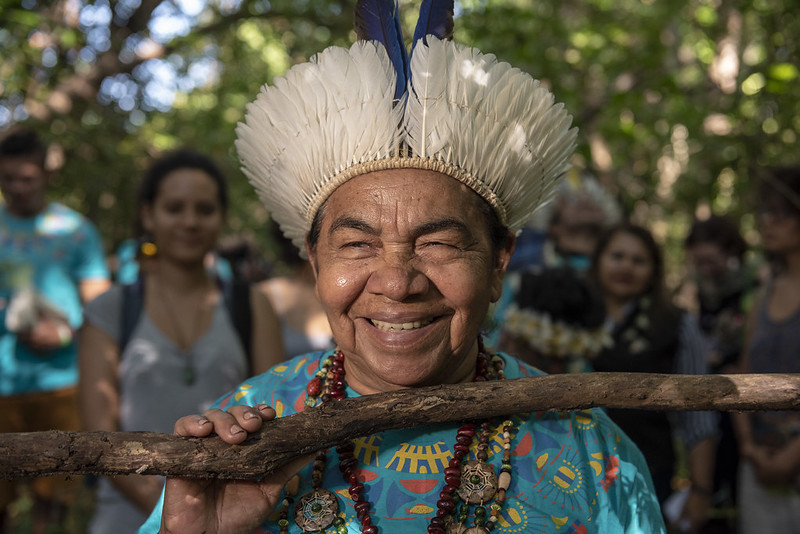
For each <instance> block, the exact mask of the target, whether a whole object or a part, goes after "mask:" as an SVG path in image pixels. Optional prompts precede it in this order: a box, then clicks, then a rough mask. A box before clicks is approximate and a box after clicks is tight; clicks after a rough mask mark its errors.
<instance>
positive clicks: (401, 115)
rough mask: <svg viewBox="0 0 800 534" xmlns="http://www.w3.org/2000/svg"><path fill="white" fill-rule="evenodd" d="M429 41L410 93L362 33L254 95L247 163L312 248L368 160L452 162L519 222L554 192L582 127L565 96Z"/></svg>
mask: <svg viewBox="0 0 800 534" xmlns="http://www.w3.org/2000/svg"><path fill="white" fill-rule="evenodd" d="M427 41H428V44H427V45H425V44H422V43H418V44H417V46H416V47H415V49H414V53H413V55H412V58H411V64H410V66H411V77H410V81H409V85H408V88H407V91H406V95H405V96H404V98H402V99H401V100H400V102H395V101H394V91H395V74H394V71H393V69H392V65H391V62H390V61H389V58H388V57H387V54H386V51H385V49H384V48H383V46H382V45H380V44H378V43H371V42H358V43H356V44H354V45H353V46H351V47H350V48H349V49H344V48H337V47H331V48H328V49H326V50H324V51H323V52H321V53H320V54H318V55H317V56H315V57H314V58H312V60H311V61H310V62H308V63H304V64H301V65H297V66H295V67H293V68H291V69H290V70H289V71H287V73H286V75H285V76H284V77H282V78H278V79H276V80H275V82H274V85H272V86H264V87H263V88H262V90H261V92H260V93H259V95H258V96H257V98H256V100H255V101H254V102H253V103H251V104H249V105H248V106H247V111H246V114H245V121H244V123H240V124H239V125H238V126H237V129H236V132H237V136H238V140H237V142H236V147H237V149H238V151H239V155H240V158H241V160H242V166H243V170H244V172H245V174H246V175H247V177H248V179H249V180H250V182H251V183H252V184H253V186H254V187H255V188H256V191H257V192H258V195H259V197H260V198H261V200H262V201H263V202H264V204H265V205H266V206H267V209H268V210H269V211H270V212H271V214H272V217H273V218H274V219H275V220H276V221H277V222H278V223H279V224H280V225H281V228H282V229H283V231H284V233H285V235H286V236H287V237H289V238H290V239H291V240H292V241H293V242H294V243H295V244H296V245H297V246H298V247H299V248H300V249H301V251H302V250H303V246H302V245H303V239H304V237H305V234H306V232H307V231H308V230H309V227H310V225H311V220H312V219H313V217H314V215H315V213H316V210H317V209H318V208H319V206H321V204H322V203H323V202H324V201H325V199H326V198H327V197H328V195H330V193H332V192H333V190H334V189H335V188H336V187H338V186H339V185H341V183H343V181H344V180H347V179H349V178H351V177H352V176H354V175H356V174H358V173H359V172H366V171H365V170H364V168H362V167H357V166H358V165H360V164H364V163H370V162H381V161H383V162H384V163H385V164H386V166H389V167H391V166H393V165H394V166H407V165H409V163H408V162H406V163H398V162H397V160H396V159H394V158H398V157H399V156H403V157H408V156H411V157H415V158H421V160H422V161H421V162H420V160H409V161H414V162H420V163H412V164H411V165H421V166H425V165H426V164H425V163H424V162H425V161H428V162H430V164H431V165H433V164H444V165H445V166H446V168H447V169H449V170H448V171H447V172H448V173H449V174H451V175H452V176H453V177H455V178H457V179H459V180H462V181H463V182H464V183H466V184H467V185H468V186H469V187H471V188H473V189H474V190H475V191H476V192H477V193H478V194H480V195H481V196H483V197H484V198H485V199H486V200H487V201H488V202H489V203H490V204H492V205H493V207H495V210H496V211H497V213H498V215H499V216H500V218H501V221H502V222H503V223H504V224H505V225H506V226H508V227H509V229H511V230H514V231H516V230H518V229H520V228H522V226H523V225H524V224H525V222H526V221H527V220H528V219H529V218H530V216H531V215H532V214H533V213H534V211H535V210H536V209H537V207H538V206H540V205H542V204H543V203H545V202H546V201H547V200H548V199H549V198H550V197H551V196H552V193H553V191H554V187H555V184H556V182H557V181H558V179H559V177H560V175H561V174H562V173H563V172H564V171H565V170H566V169H567V168H568V166H569V165H568V158H569V155H570V154H571V153H572V151H573V150H574V147H575V138H576V134H577V130H576V129H575V128H572V129H570V124H571V122H572V118H571V117H570V116H569V115H568V114H567V112H566V111H565V110H564V108H563V106H562V105H561V104H554V99H553V95H552V94H551V93H550V92H549V91H547V90H546V89H545V88H543V87H541V86H540V84H539V82H538V81H536V80H534V79H533V78H531V77H530V76H529V75H528V74H525V73H523V72H521V71H520V70H518V69H515V68H513V67H511V66H510V65H509V64H507V63H504V62H500V61H498V60H497V58H496V57H495V56H494V55H491V54H482V53H481V52H480V51H478V50H476V49H473V48H468V47H464V46H460V45H457V44H454V43H452V42H450V41H440V40H438V39H436V38H435V37H432V36H428V38H427ZM406 149H410V150H406ZM387 160H388V161H387Z"/></svg>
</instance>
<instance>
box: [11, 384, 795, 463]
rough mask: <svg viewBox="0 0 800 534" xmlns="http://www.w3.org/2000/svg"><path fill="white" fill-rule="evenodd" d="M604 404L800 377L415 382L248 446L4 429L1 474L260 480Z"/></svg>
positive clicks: (772, 402) (646, 402)
mask: <svg viewBox="0 0 800 534" xmlns="http://www.w3.org/2000/svg"><path fill="white" fill-rule="evenodd" d="M597 406H604V407H610V408H632V409H648V410H668V411H672V410H678V411H680V410H722V411H734V410H736V411H739V410H797V409H800V375H793V374H757V375H745V374H740V375H666V374H663V375H662V374H640V373H586V374H563V375H549V376H541V377H531V378H520V379H517V380H505V381H493V382H480V383H469V384H457V385H442V386H431V387H425V388H416V389H406V390H401V391H395V392H390V393H382V394H377V395H368V396H364V397H358V398H354V399H344V400H341V401H338V402H331V403H328V404H325V405H323V406H320V407H318V408H315V409H312V410H308V411H306V412H303V413H299V414H296V415H291V416H288V417H283V418H280V419H276V420H274V421H270V422H268V423H266V424H265V425H264V427H263V428H262V430H261V431H259V432H258V433H254V434H253V435H251V436H250V437H249V438H248V439H247V440H246V441H245V442H244V443H243V444H242V445H228V444H226V443H224V442H223V441H222V440H221V439H219V438H216V437H212V438H180V437H176V436H171V435H167V434H157V433H153V432H63V431H48V432H32V433H23V434H0V477H2V478H19V477H29V476H41V475H50V474H56V473H60V474H64V473H75V474H90V473H92V474H102V475H117V474H131V473H139V474H148V475H155V474H159V475H168V476H184V477H195V478H211V477H219V478H257V477H260V476H263V475H264V474H265V473H268V472H271V471H273V470H275V469H277V468H278V467H280V466H281V465H283V464H284V463H286V462H287V461H289V460H290V459H292V458H294V457H297V456H300V455H303V454H307V453H311V452H315V451H317V450H320V449H324V448H328V447H331V446H334V445H336V444H338V443H340V442H342V441H343V440H346V439H351V438H356V437H359V436H366V435H370V434H374V433H377V432H381V431H384V430H390V429H397V428H406V427H412V426H417V425H422V424H432V423H444V422H452V421H462V420H468V419H484V418H488V417H494V416H501V417H502V416H505V415H508V414H513V413H525V412H535V411H546V410H557V411H573V410H582V409H587V408H592V407H597Z"/></svg>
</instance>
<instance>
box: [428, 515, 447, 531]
mask: <svg viewBox="0 0 800 534" xmlns="http://www.w3.org/2000/svg"><path fill="white" fill-rule="evenodd" d="M445 524H446V523H445V521H444V519H442V518H441V517H438V516H437V517H434V518H433V519H431V526H434V527H437V528H444V527H445Z"/></svg>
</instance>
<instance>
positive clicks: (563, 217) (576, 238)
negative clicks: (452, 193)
mask: <svg viewBox="0 0 800 534" xmlns="http://www.w3.org/2000/svg"><path fill="white" fill-rule="evenodd" d="M621 217H622V210H621V208H620V206H619V203H618V202H617V201H616V199H614V197H613V196H612V195H611V193H610V192H609V191H608V190H607V189H605V188H604V187H603V186H602V185H601V184H600V182H598V181H597V179H596V178H595V177H594V176H592V175H591V174H589V173H587V172H582V171H580V170H578V169H576V168H572V169H571V170H569V171H568V172H567V175H566V177H565V179H564V181H563V182H562V183H561V184H560V185H559V188H558V190H557V191H556V194H555V197H554V198H553V200H552V201H550V202H549V203H548V204H546V205H545V206H543V207H542V208H541V209H540V210H539V211H538V212H537V213H536V214H535V215H534V218H533V220H532V221H531V222H530V223H529V224H528V225H527V226H526V227H525V228H524V229H523V230H522V233H520V234H519V236H518V237H517V247H516V249H515V250H514V255H513V256H512V257H511V263H510V264H509V267H508V271H507V274H506V277H505V278H504V279H503V294H502V296H501V297H500V300H499V301H498V302H497V303H496V304H494V305H493V306H492V311H491V312H490V317H491V319H490V320H489V321H488V322H487V326H486V332H485V334H484V340H485V343H486V345H487V346H491V347H496V346H497V345H498V343H499V340H500V330H501V327H502V321H503V318H504V316H505V312H506V309H507V308H508V306H509V305H511V303H512V302H513V301H514V299H515V297H516V294H517V290H518V289H519V284H520V276H521V275H522V273H526V272H535V271H537V270H542V269H546V268H553V267H569V268H571V269H573V270H574V271H575V272H576V273H577V274H578V275H580V276H583V275H584V274H585V273H586V270H587V268H588V267H589V262H590V257H591V254H592V252H593V251H594V248H595V245H596V244H597V240H598V238H599V237H600V236H601V235H602V234H603V232H605V231H606V230H607V229H609V228H611V227H612V226H614V225H615V224H617V223H618V222H619V221H620V218H621Z"/></svg>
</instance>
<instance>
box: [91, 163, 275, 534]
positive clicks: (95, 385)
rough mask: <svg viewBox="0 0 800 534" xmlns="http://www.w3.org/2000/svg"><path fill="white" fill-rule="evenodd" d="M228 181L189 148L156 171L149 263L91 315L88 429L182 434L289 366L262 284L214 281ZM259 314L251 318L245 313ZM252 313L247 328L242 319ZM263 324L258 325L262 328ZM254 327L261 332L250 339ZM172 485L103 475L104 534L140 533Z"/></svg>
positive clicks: (150, 184)
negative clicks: (188, 417)
mask: <svg viewBox="0 0 800 534" xmlns="http://www.w3.org/2000/svg"><path fill="white" fill-rule="evenodd" d="M227 200H228V197H227V189H226V182H225V178H224V176H223V175H222V173H221V171H220V170H219V168H218V167H217V166H216V164H214V162H213V161H211V160H210V159H209V158H207V157H205V156H203V155H201V154H197V153H194V152H191V151H185V150H183V151H177V152H174V153H171V154H168V155H166V156H164V157H163V158H161V159H159V160H157V161H156V162H154V163H153V165H152V167H151V168H150V170H149V171H148V172H147V174H146V175H145V177H144V180H143V182H142V184H141V188H140V196H139V209H140V216H141V221H142V227H143V229H144V230H145V231H146V232H147V235H148V240H147V241H146V242H145V244H144V246H143V247H142V254H143V255H144V256H146V257H147V258H148V259H147V262H148V266H147V268H146V269H143V270H142V273H141V274H142V276H140V278H139V281H138V282H137V283H136V284H133V285H125V286H122V285H115V286H114V287H113V288H112V289H110V290H109V291H107V292H106V293H104V294H102V295H101V296H100V297H98V298H97V299H96V300H95V301H93V302H92V303H91V305H90V306H88V307H87V309H86V324H85V325H84V327H83V329H82V330H81V339H80V363H81V382H80V408H81V417H82V420H83V424H84V428H85V429H86V430H105V431H133V430H149V431H155V432H165V433H170V432H171V431H172V428H173V425H174V423H175V421H176V420H177V419H178V418H179V417H180V416H181V415H183V414H186V413H190V412H192V411H197V410H205V409H207V408H208V407H209V406H210V405H211V403H212V402H213V401H215V400H216V399H217V398H218V397H220V396H221V395H222V394H224V393H225V392H227V391H229V390H230V389H231V388H233V387H234V386H235V385H236V384H238V383H239V382H240V381H242V380H243V379H245V378H247V377H248V376H250V375H252V374H256V373H262V372H264V371H266V370H267V369H268V367H269V362H272V361H275V360H282V359H283V344H282V340H281V334H280V326H279V323H278V319H277V316H276V315H275V312H274V311H273V309H272V307H271V305H270V302H269V300H268V299H267V298H266V297H265V296H264V295H263V293H261V292H260V291H258V290H257V288H255V287H252V288H251V286H249V285H245V286H244V291H245V292H246V293H245V296H246V297H249V299H247V298H239V295H240V294H241V291H238V292H234V291H236V288H237V286H232V285H230V284H227V283H225V282H223V281H220V280H219V279H218V278H216V277H214V276H212V275H211V274H210V272H211V271H210V270H209V269H208V268H207V265H206V258H207V256H208V254H209V252H210V251H211V250H213V249H214V247H215V246H216V243H217V237H218V235H219V233H220V231H221V230H222V227H223V225H224V221H225V214H226V212H227V207H228V204H227ZM244 307H247V309H246V310H243V308H244ZM242 311H245V312H247V313H245V314H244V315H245V316H248V315H249V319H248V320H247V322H246V324H243V325H242V324H240V323H239V320H237V316H238V314H240V313H241V312H242ZM253 324H257V325H258V328H257V329H253V328H251V327H252V325H253ZM242 326H244V327H250V332H251V333H250V335H249V336H244V335H242V333H241V330H242ZM161 486H162V480H161V478H160V477H148V476H136V475H132V476H119V477H114V478H102V479H100V483H99V487H98V492H97V509H96V512H95V516H94V517H93V519H92V523H91V525H90V532H91V533H92V534H104V533H112V532H113V533H132V532H135V531H136V529H137V528H138V527H139V525H141V524H142V523H143V522H144V520H145V519H146V517H147V514H148V513H149V512H150V510H151V509H152V508H153V506H154V505H155V503H156V501H157V500H158V497H159V495H160V493H161Z"/></svg>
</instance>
